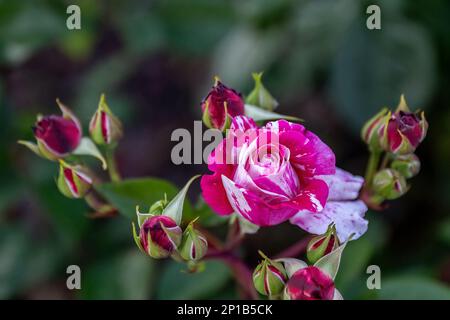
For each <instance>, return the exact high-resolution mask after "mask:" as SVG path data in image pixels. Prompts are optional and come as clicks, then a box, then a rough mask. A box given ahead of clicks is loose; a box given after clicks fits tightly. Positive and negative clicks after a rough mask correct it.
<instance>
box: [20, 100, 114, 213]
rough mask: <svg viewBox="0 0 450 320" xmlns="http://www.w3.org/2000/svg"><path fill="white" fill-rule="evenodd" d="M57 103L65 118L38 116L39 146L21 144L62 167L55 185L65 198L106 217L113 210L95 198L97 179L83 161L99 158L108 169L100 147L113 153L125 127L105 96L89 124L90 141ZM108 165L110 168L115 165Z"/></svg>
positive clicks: (35, 131)
mask: <svg viewBox="0 0 450 320" xmlns="http://www.w3.org/2000/svg"><path fill="white" fill-rule="evenodd" d="M56 103H57V105H58V107H59V108H60V110H61V112H62V115H60V116H59V115H48V116H42V115H38V117H37V121H36V123H35V125H34V126H33V133H34V137H35V139H36V143H33V142H31V141H22V140H21V141H19V143H20V144H22V145H24V146H26V147H28V148H29V149H30V150H31V151H33V152H34V153H36V154H37V155H39V156H41V157H43V158H45V159H48V160H51V161H57V162H58V163H59V175H58V178H57V179H56V183H57V187H58V189H59V190H60V191H61V193H62V194H63V195H65V196H66V197H69V198H77V199H78V198H85V199H86V201H87V202H88V204H90V205H91V207H92V208H93V209H94V210H96V211H97V213H102V212H103V213H107V212H109V211H110V210H111V207H110V206H108V205H105V204H102V203H100V202H98V201H97V199H94V198H93V197H94V196H93V194H91V191H92V186H93V184H94V182H95V181H94V175H93V173H92V171H91V169H90V168H88V167H87V166H86V165H84V164H83V163H82V161H81V158H80V157H81V156H85V155H87V156H93V157H96V158H98V159H99V160H100V161H101V162H102V165H103V169H107V168H108V163H107V162H108V161H107V160H106V159H105V157H104V156H103V154H102V152H101V151H100V150H99V147H103V148H104V149H105V152H106V153H107V152H109V151H110V150H111V149H113V148H114V146H115V144H116V143H117V141H118V139H120V137H121V135H122V125H121V123H120V121H119V120H118V119H117V118H116V117H115V116H114V114H113V113H112V112H111V110H110V109H109V107H108V105H107V104H106V101H105V96H104V95H102V96H101V98H100V102H99V105H98V109H97V111H96V112H95V113H94V115H93V116H92V119H91V121H90V126H89V132H90V135H91V138H92V140H91V138H89V137H83V131H82V126H81V123H80V121H79V119H78V118H77V117H76V116H75V114H74V113H73V112H72V111H71V110H70V109H69V108H68V107H67V106H66V105H64V104H63V103H62V102H61V101H60V100H59V99H57V100H56ZM94 142H95V143H94ZM97 145H98V146H99V147H98V146H97ZM109 160H111V158H110V159H109ZM109 162H110V163H109V164H110V167H111V164H112V163H111V161H109ZM110 169H112V168H110Z"/></svg>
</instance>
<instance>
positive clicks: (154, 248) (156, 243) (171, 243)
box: [139, 215, 182, 259]
mask: <svg viewBox="0 0 450 320" xmlns="http://www.w3.org/2000/svg"><path fill="white" fill-rule="evenodd" d="M181 234H182V231H181V228H180V227H179V226H177V224H176V223H175V221H173V219H172V218H170V217H167V216H163V215H159V216H151V217H149V218H147V220H145V221H144V223H143V224H142V225H141V230H140V232H139V241H140V246H141V248H142V250H144V251H145V252H147V253H148V255H149V256H151V257H152V258H155V259H161V258H167V257H168V256H170V255H171V254H172V252H173V251H174V250H175V249H176V248H177V247H178V245H179V244H180V242H181Z"/></svg>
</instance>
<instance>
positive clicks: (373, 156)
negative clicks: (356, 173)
mask: <svg viewBox="0 0 450 320" xmlns="http://www.w3.org/2000/svg"><path fill="white" fill-rule="evenodd" d="M380 156H381V152H378V151H371V152H370V158H369V162H368V164H367V169H366V177H365V180H366V186H369V188H370V186H371V185H372V180H373V176H374V175H375V173H376V172H377V169H378V164H379V163H380Z"/></svg>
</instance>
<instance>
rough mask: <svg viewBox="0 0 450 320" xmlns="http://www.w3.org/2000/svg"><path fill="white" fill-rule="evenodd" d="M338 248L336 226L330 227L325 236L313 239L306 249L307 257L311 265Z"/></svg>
mask: <svg viewBox="0 0 450 320" xmlns="http://www.w3.org/2000/svg"><path fill="white" fill-rule="evenodd" d="M338 246H339V240H338V238H337V236H336V229H335V227H334V226H330V227H328V230H327V232H326V233H325V234H323V235H320V236H316V237H314V238H312V239H311V241H310V242H309V243H308V246H307V248H306V256H307V257H308V260H309V261H310V262H311V263H315V262H316V261H317V260H319V259H320V258H322V257H323V256H325V255H327V254H329V253H330V252H331V251H333V250H334V249H336V248H337V247H338Z"/></svg>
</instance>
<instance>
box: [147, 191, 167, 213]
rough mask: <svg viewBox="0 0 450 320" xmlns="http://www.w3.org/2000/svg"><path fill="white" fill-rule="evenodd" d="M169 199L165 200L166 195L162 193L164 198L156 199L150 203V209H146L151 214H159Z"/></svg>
mask: <svg viewBox="0 0 450 320" xmlns="http://www.w3.org/2000/svg"><path fill="white" fill-rule="evenodd" d="M168 203H169V201H167V195H164V199H161V200H158V201H156V202H155V203H154V204H152V205H151V207H150V210H149V211H148V213H149V214H151V215H155V216H156V215H160V214H162V212H163V211H164V208H165V207H166V206H167V204H168Z"/></svg>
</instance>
